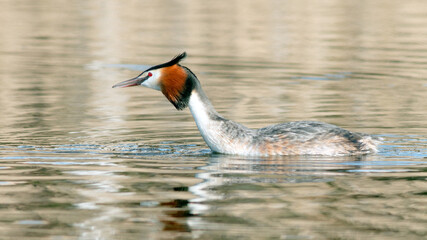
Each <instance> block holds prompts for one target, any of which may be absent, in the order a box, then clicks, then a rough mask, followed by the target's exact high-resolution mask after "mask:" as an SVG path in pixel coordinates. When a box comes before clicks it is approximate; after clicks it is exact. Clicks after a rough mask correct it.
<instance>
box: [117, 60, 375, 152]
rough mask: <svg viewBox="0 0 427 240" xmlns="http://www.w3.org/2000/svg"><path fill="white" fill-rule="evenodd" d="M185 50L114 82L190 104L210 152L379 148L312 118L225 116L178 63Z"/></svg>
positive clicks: (368, 137) (360, 135) (371, 138)
mask: <svg viewBox="0 0 427 240" xmlns="http://www.w3.org/2000/svg"><path fill="white" fill-rule="evenodd" d="M185 57H186V53H185V52H183V53H181V54H179V55H177V56H176V57H174V58H173V59H172V60H170V61H169V62H166V63H162V64H159V65H156V66H153V67H150V68H148V69H147V70H145V71H144V72H142V73H141V74H140V75H138V76H137V77H135V78H132V79H129V80H126V81H123V82H120V83H118V84H116V85H114V86H113V88H116V87H132V86H144V87H148V88H152V89H155V90H158V91H161V92H162V93H163V95H164V96H165V97H166V98H167V99H168V100H169V101H170V102H171V103H172V104H173V105H174V106H175V108H176V109H177V110H183V109H184V108H186V107H189V108H190V111H191V114H192V115H193V118H194V120H195V122H196V125H197V127H198V129H199V131H200V133H201V135H202V137H203V139H204V140H205V142H206V143H207V145H208V146H209V147H210V148H211V150H212V151H214V152H219V153H225V154H239V155H264V156H267V155H329V156H340V155H356V154H369V153H376V152H377V145H378V144H379V143H380V139H379V138H376V137H374V136H371V135H368V134H364V133H356V132H350V131H348V130H345V129H343V128H340V127H338V126H335V125H332V124H328V123H324V122H316V121H298V122H288V123H282V124H276V125H271V126H267V127H264V128H260V129H250V128H247V127H245V126H243V125H241V124H239V123H236V122H233V121H231V120H228V119H225V118H223V117H222V116H221V115H219V114H218V113H217V112H216V110H215V108H214V107H213V106H212V104H211V102H210V101H209V99H208V97H207V96H206V94H205V93H204V91H203V89H202V87H201V84H200V82H199V80H198V79H197V77H196V75H195V74H194V73H193V72H192V71H191V70H190V69H188V68H187V67H185V66H182V65H180V64H179V63H180V61H181V60H183V59H184V58H185Z"/></svg>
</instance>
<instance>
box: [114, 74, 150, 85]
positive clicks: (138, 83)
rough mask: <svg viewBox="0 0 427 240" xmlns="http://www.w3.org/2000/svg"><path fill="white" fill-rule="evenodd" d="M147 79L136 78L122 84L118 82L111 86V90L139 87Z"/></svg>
mask: <svg viewBox="0 0 427 240" xmlns="http://www.w3.org/2000/svg"><path fill="white" fill-rule="evenodd" d="M146 79H147V77H141V76H138V77H136V78H132V79H129V80H126V81H123V82H119V83H117V84H115V85H114V86H113V88H125V87H133V86H139V85H141V83H142V82H144V81H145V80H146Z"/></svg>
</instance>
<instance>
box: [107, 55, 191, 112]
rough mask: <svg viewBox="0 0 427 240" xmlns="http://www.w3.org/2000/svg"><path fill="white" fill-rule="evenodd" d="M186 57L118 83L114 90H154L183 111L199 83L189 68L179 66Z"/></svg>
mask: <svg viewBox="0 0 427 240" xmlns="http://www.w3.org/2000/svg"><path fill="white" fill-rule="evenodd" d="M186 55H187V54H186V53H185V52H183V53H181V54H179V55H178V56H176V57H174V58H173V59H172V60H170V61H169V62H166V63H162V64H159V65H156V66H153V67H150V68H149V69H147V70H145V71H144V72H142V73H141V74H140V75H138V76H137V77H135V78H132V79H129V80H126V81H123V82H120V83H117V84H116V85H114V86H113V88H124V87H133V86H144V87H148V88H152V89H155V90H158V91H161V92H162V93H163V94H164V95H165V97H166V98H167V99H168V100H169V101H170V102H171V103H172V104H173V105H174V106H175V108H176V109H178V110H182V109H184V108H185V107H187V106H188V101H189V99H190V95H191V92H192V90H193V89H194V87H195V84H196V81H197V78H196V76H195V75H194V74H193V73H192V72H191V71H190V70H189V69H188V68H186V67H184V66H181V65H180V64H179V62H180V61H181V60H182V59H184V58H185V57H186Z"/></svg>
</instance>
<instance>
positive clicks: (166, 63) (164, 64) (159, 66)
mask: <svg viewBox="0 0 427 240" xmlns="http://www.w3.org/2000/svg"><path fill="white" fill-rule="evenodd" d="M186 56H187V53H186V52H183V53H181V54H179V55H176V56H175V57H174V58H172V60H170V61H169V62H165V63H162V64H159V65H156V66H152V67H150V68H149V69H147V70H145V71H144V72H147V71H150V70H154V69H158V68H164V67H170V66H173V65H175V64H177V63H179V62H180V61H181V60H182V59H184V58H185V57H186Z"/></svg>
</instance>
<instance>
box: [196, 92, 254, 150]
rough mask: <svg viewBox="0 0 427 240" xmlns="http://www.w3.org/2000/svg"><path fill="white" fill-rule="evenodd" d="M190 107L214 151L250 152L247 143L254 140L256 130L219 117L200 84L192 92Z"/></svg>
mask: <svg viewBox="0 0 427 240" xmlns="http://www.w3.org/2000/svg"><path fill="white" fill-rule="evenodd" d="M188 106H189V108H190V111H191V114H192V115H193V118H194V120H195V122H196V125H197V128H198V129H199V131H200V134H201V135H202V137H203V139H204V140H205V142H206V143H207V145H208V146H209V147H210V148H211V149H212V151H214V152H220V153H229V154H236V153H241V152H247V151H249V150H250V149H248V148H249V145H248V144H247V143H249V142H250V141H251V140H252V137H253V135H254V134H253V133H254V130H252V129H249V128H247V127H245V126H243V125H241V124H239V123H236V122H233V121H231V120H228V119H225V118H223V117H222V116H221V115H219V114H218V112H217V111H216V110H215V108H214V107H213V105H212V103H211V102H210V100H209V98H208V97H207V96H206V94H205V93H204V91H203V90H202V88H201V86H200V84H196V86H195V88H194V89H193V91H192V92H191V96H190V99H189V104H188Z"/></svg>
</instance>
